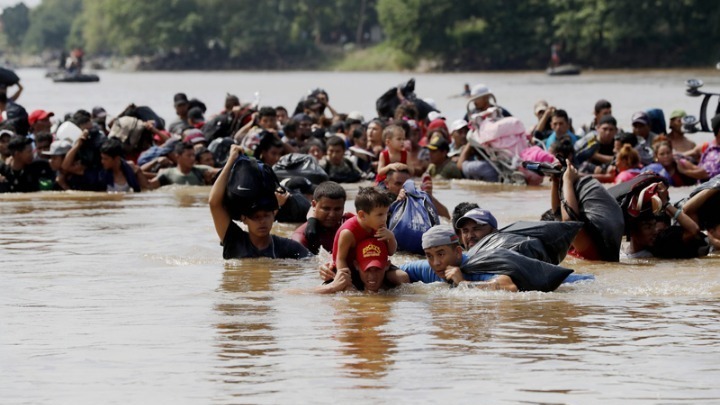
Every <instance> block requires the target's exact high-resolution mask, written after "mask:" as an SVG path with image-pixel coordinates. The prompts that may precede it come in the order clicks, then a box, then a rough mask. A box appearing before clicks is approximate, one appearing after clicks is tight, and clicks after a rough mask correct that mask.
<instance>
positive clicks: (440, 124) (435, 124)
mask: <svg viewBox="0 0 720 405" xmlns="http://www.w3.org/2000/svg"><path fill="white" fill-rule="evenodd" d="M438 128H439V129H442V130H443V131H445V133H447V130H448V127H447V124H446V123H445V120H444V119H442V118H436V119H435V120H433V121H431V122H430V124H429V125H428V127H427V130H428V132H430V131H432V130H433V129H438Z"/></svg>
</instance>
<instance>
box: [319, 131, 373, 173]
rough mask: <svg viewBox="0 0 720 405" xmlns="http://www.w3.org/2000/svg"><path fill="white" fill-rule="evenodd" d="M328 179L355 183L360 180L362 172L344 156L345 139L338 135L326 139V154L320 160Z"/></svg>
mask: <svg viewBox="0 0 720 405" xmlns="http://www.w3.org/2000/svg"><path fill="white" fill-rule="evenodd" d="M320 167H322V169H323V170H325V173H327V174H328V177H329V178H330V180H332V181H335V182H338V183H355V182H358V181H360V180H362V175H363V172H362V171H361V170H360V169H359V168H358V167H357V165H356V164H355V163H353V162H352V160H350V159H348V158H346V157H345V141H344V140H343V139H342V138H340V137H339V136H332V137H330V138H329V139H328V140H327V155H326V156H325V157H324V158H323V159H322V160H321V161H320Z"/></svg>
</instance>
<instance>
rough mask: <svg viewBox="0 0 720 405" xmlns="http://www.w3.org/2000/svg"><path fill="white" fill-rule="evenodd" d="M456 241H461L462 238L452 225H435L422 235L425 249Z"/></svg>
mask: <svg viewBox="0 0 720 405" xmlns="http://www.w3.org/2000/svg"><path fill="white" fill-rule="evenodd" d="M455 243H460V238H459V237H458V236H457V234H456V233H455V231H454V230H453V229H452V227H451V226H450V225H435V226H433V227H432V228H430V229H428V230H427V231H426V232H425V233H424V234H423V236H422V248H423V249H429V248H432V247H435V246H443V245H452V244H455Z"/></svg>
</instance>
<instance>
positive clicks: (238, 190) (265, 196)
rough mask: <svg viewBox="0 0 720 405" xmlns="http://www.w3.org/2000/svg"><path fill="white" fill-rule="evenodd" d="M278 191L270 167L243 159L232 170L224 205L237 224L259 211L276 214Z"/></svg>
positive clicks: (245, 157) (277, 183) (250, 159)
mask: <svg viewBox="0 0 720 405" xmlns="http://www.w3.org/2000/svg"><path fill="white" fill-rule="evenodd" d="M278 187H281V186H280V182H278V179H277V176H275V173H274V172H273V170H272V168H271V167H270V166H268V165H265V164H263V163H262V162H260V161H258V160H256V159H253V158H250V157H247V156H245V155H242V156H240V157H239V158H238V159H237V160H236V161H235V163H233V165H232V168H231V169H230V178H229V179H228V184H227V186H226V188H225V198H224V200H223V203H224V205H225V208H227V210H228V213H229V214H230V218H232V219H235V220H238V219H240V216H241V215H249V214H251V213H252V212H254V211H256V210H258V209H263V210H270V211H274V210H277V209H278V202H277V198H276V197H275V190H277V189H278Z"/></svg>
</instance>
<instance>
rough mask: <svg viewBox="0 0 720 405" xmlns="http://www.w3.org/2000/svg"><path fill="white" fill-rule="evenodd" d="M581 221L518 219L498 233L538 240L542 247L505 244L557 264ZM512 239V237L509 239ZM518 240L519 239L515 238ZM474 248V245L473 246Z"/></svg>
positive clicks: (579, 226)
mask: <svg viewBox="0 0 720 405" xmlns="http://www.w3.org/2000/svg"><path fill="white" fill-rule="evenodd" d="M582 226H583V223H582V222H574V221H571V222H548V221H519V222H515V223H513V224H510V225H508V226H506V227H505V228H502V229H500V232H498V233H499V234H500V235H514V236H516V237H524V238H525V239H529V240H535V241H538V242H539V243H540V244H541V245H542V249H536V247H535V246H536V245H535V244H530V243H524V244H520V245H519V247H521V248H524V247H526V246H527V248H528V249H531V248H532V249H533V250H529V251H527V252H526V251H523V250H521V249H512V248H509V247H506V246H499V247H505V248H507V249H510V250H515V251H516V252H518V253H520V254H522V255H524V256H527V257H532V258H534V259H538V260H542V261H544V262H547V263H552V264H559V263H560V262H562V261H563V260H565V256H566V255H567V252H568V249H570V245H571V244H572V242H573V240H574V239H575V236H576V235H577V233H578V232H579V231H580V228H582ZM510 240H512V239H510ZM515 240H519V239H515ZM481 242H482V241H481ZM473 248H474V247H473ZM534 251H536V252H539V253H541V254H539V255H537V256H534V255H532V254H530V253H532V252H534Z"/></svg>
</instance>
